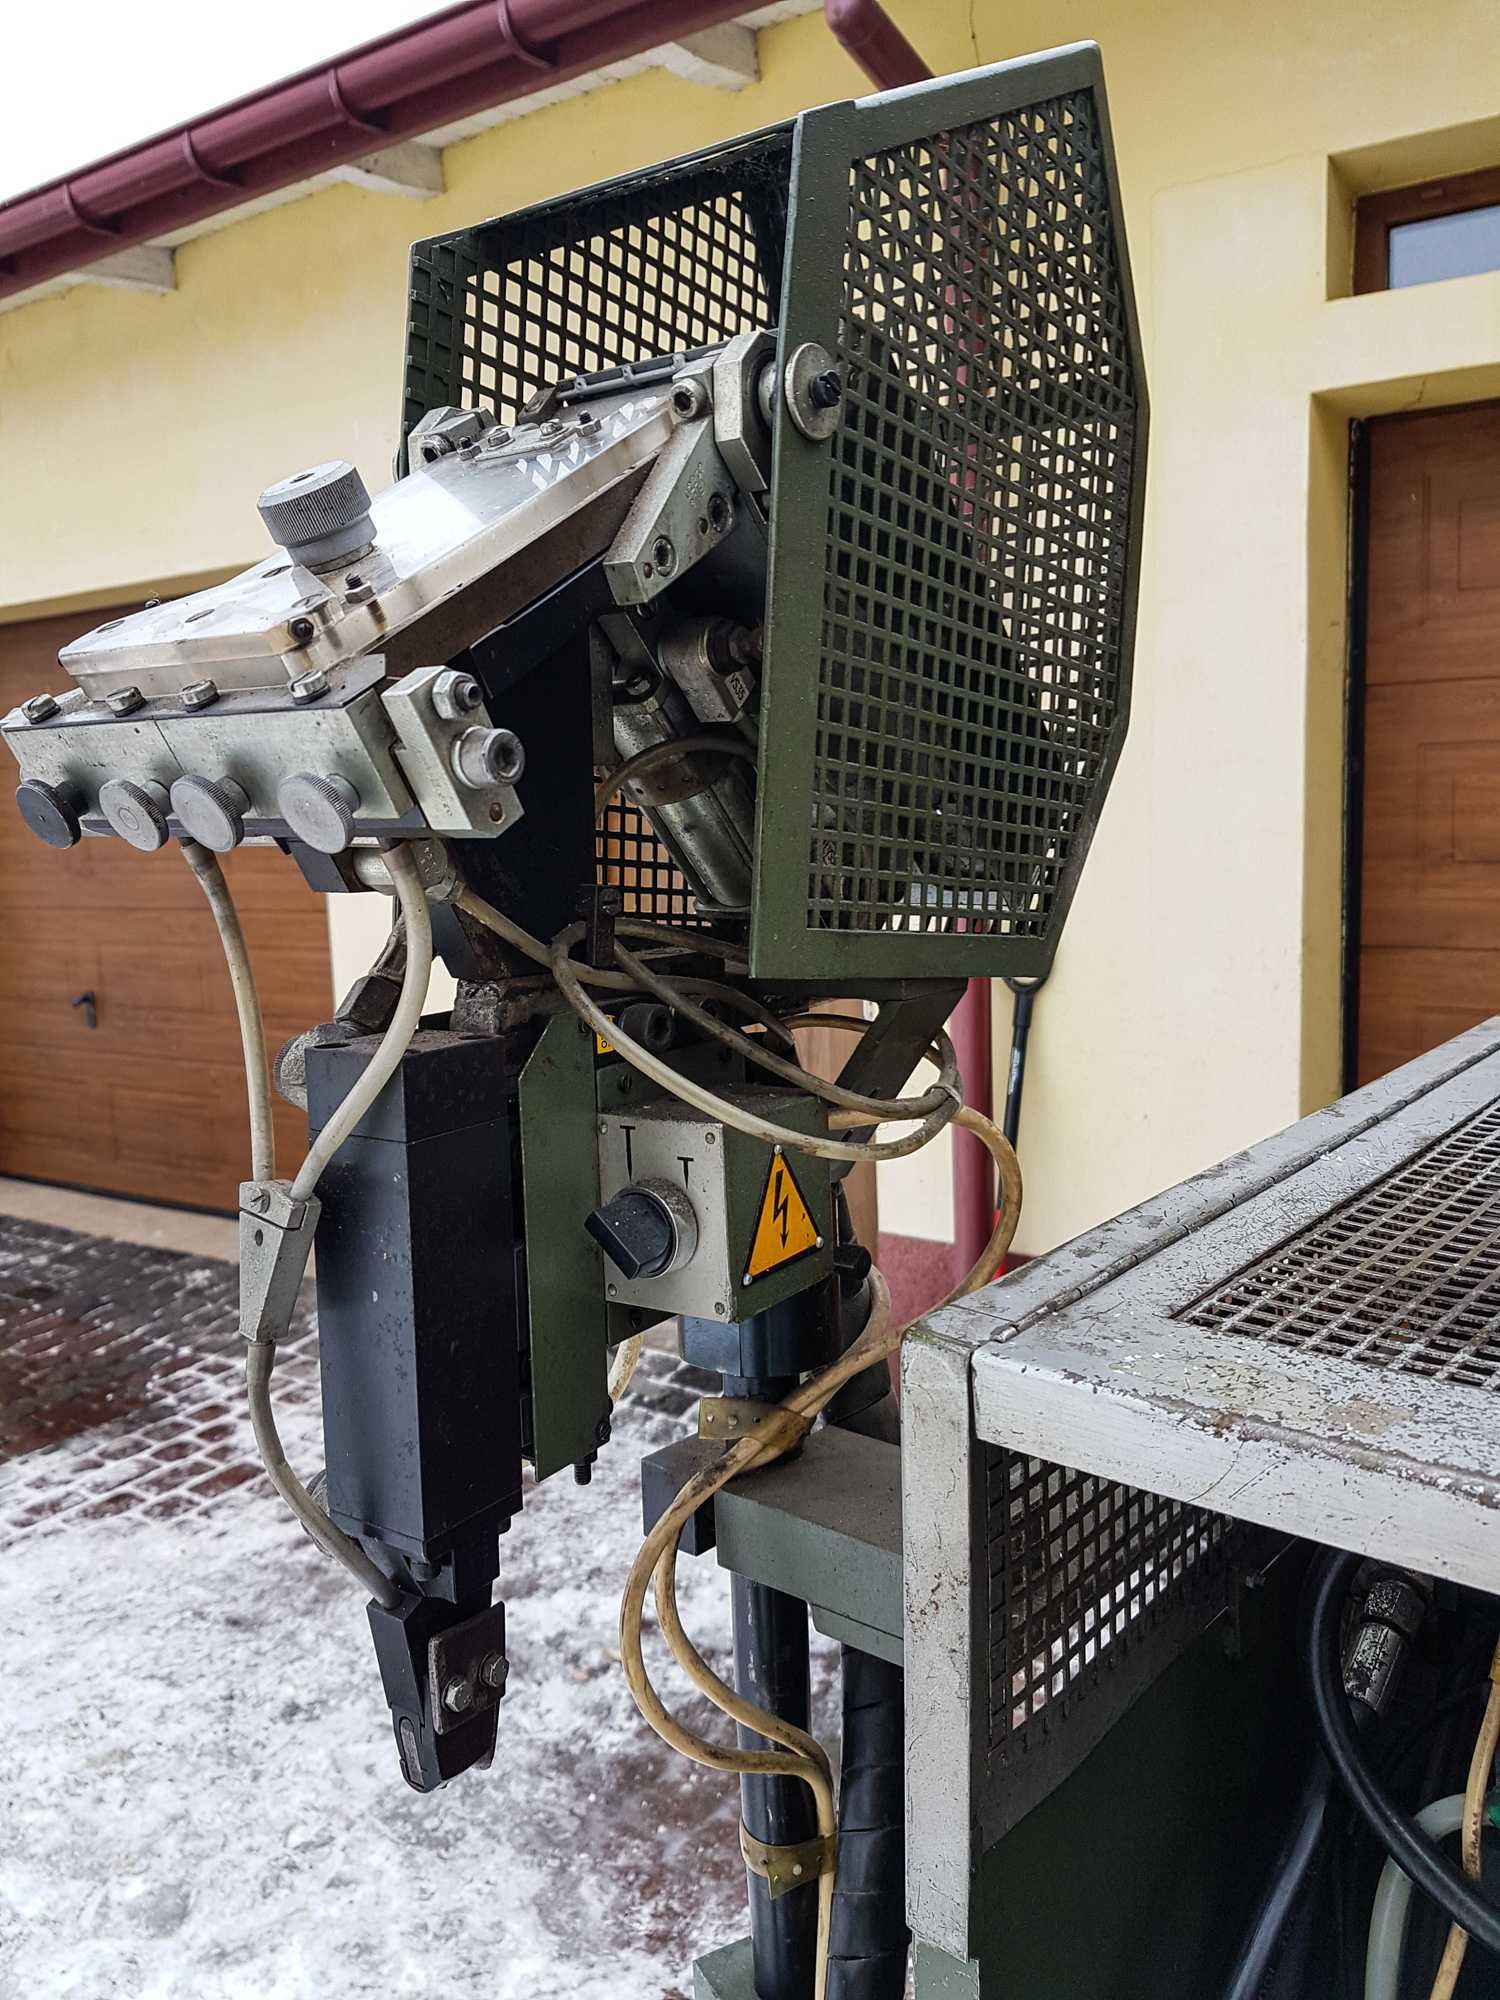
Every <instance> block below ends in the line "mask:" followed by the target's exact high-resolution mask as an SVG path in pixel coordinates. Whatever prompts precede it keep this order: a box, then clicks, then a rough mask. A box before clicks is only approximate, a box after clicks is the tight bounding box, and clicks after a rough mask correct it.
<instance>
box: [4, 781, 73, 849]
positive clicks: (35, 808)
mask: <svg viewBox="0 0 1500 2000" xmlns="http://www.w3.org/2000/svg"><path fill="white" fill-rule="evenodd" d="M16 804H17V805H18V806H19V807H20V809H21V817H22V819H24V820H25V822H26V824H27V825H28V826H29V827H30V828H31V830H32V832H33V833H34V834H35V835H36V837H37V839H38V840H45V841H46V843H47V845H48V846H49V847H75V846H76V845H77V844H78V840H79V837H80V835H81V833H82V831H83V829H82V828H81V827H80V826H79V824H78V810H77V807H76V806H75V805H74V804H73V801H72V800H71V799H70V798H69V796H68V794H67V793H66V792H65V791H62V790H61V789H60V788H59V787H58V786H57V785H46V784H43V782H42V780H41V779H40V778H26V779H24V780H23V781H22V782H21V783H20V784H19V785H17V787H16Z"/></svg>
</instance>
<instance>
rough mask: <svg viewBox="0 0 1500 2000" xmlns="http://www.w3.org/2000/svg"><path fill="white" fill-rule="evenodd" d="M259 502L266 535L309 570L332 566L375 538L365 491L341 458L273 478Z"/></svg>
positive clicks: (363, 483) (361, 483) (367, 494)
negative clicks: (282, 477)
mask: <svg viewBox="0 0 1500 2000" xmlns="http://www.w3.org/2000/svg"><path fill="white" fill-rule="evenodd" d="M259 504H260V518H261V519H262V521H264V522H265V524H266V531H267V533H268V534H269V535H270V537H271V539H272V540H273V541H275V542H279V543H280V545H281V547H282V548H284V549H285V550H286V552H287V554H288V555H289V556H290V557H291V559H292V561H293V562H295V563H302V564H304V565H306V567H307V568H309V569H332V568H333V567H334V566H335V565H336V564H339V563H343V562H347V561H348V559H349V558H350V556H354V555H358V554H359V553H360V552H361V551H362V550H364V549H367V548H368V547H369V546H370V544H371V542H373V541H374V539H375V523H374V521H373V520H372V519H371V517H370V495H369V491H368V489H367V488H366V486H365V482H364V481H363V480H362V479H361V478H360V476H359V474H358V472H357V471H356V470H355V468H354V467H353V466H352V465H350V464H349V463H348V462H347V460H345V459H342V458H333V459H330V460H329V461H328V462H327V464H326V465H313V466H309V468H308V469H307V471H306V472H294V473H293V474H292V476H291V478H290V479H280V480H278V481H277V482H276V484H275V485H274V486H268V487H267V488H266V490H265V492H264V493H262V494H261V496H260V503H259Z"/></svg>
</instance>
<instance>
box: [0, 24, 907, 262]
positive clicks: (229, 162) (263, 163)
mask: <svg viewBox="0 0 1500 2000" xmlns="http://www.w3.org/2000/svg"><path fill="white" fill-rule="evenodd" d="M744 6H745V0H650V4H648V5H642V4H640V0H467V4H465V5H462V6H457V7H450V8H449V9H448V10H447V11H446V12H445V13H442V14H438V15H436V16H433V17H431V18H429V19H427V20H425V21H420V22H416V23H414V24H413V25H412V26H410V27H408V28H404V29H400V30H397V31H396V32H394V33H392V34H389V35H385V36H382V37H381V38H380V39H379V40H378V41H373V42H369V43H366V44H365V45H364V46H363V47H362V48H358V49H355V50H353V51H352V52H351V53H350V54H348V55H345V56H341V57H340V58H339V59H338V60H337V61H335V62H331V63H323V64H321V65H319V66H317V67H316V68H313V69H308V70H304V71H302V72H301V73H300V74H299V75H296V76H293V77H289V78H287V79H286V80H285V81H284V82H282V83H277V84H272V85H270V86H268V87H267V88H266V89H264V90H260V91H256V92H254V93H253V94H252V95H250V96H248V97H243V98H240V99H239V100H238V101H237V102H235V103H233V104H230V105H227V106H225V107H224V108H223V109H222V110H219V111H215V112H211V113H208V114H207V115H205V116H204V117H201V118H197V119H194V120H193V121H192V122H190V123H189V124H185V125H179V126H176V127H174V128H173V129H172V130H171V131H169V132H164V133H162V134H160V135H159V136H158V137H156V138H154V139H148V140H145V141H143V142H142V143H141V144H139V145H136V146H131V147H129V148H127V149H126V150H125V151H123V152H120V153H115V154H112V155H111V156H110V157H109V158H108V159H105V160H101V161H99V162H98V163H97V164H95V165H93V166H90V167H85V168H83V169H82V170H81V171H80V172H78V173H76V174H72V175H69V176H68V177H67V178H66V179H63V180H59V181H54V182H52V183H50V184H49V185H48V186H46V187H42V188H38V189H36V190H35V191H34V192H32V193H29V194H24V195H18V196H17V197H16V198H15V199H14V200H11V201H7V202H4V203H0V298H8V297H11V296H13V295H14V294H15V293H17V292H21V291H26V290H29V289H30V288H31V287H32V286H34V285H39V284H42V283H44V282H45V281H46V280H47V279H49V278H57V277H61V276H63V275H65V274H66V273H68V272H71V271H79V270H84V269H87V267H88V266H89V265H91V264H95V263H98V262H100V261H101V260H102V259H104V258H106V257H111V256H113V255H115V254H116V253H117V252H118V251H121V250H129V249H134V248H135V247H136V246H138V245H139V244H142V243H149V242H154V241H157V240H158V239H160V238H161V237H163V236H166V235H170V234H171V233H172V232H174V231H176V230H180V229H186V228H190V227H192V226H193V225H194V224H196V223H200V222H205V221H207V220H208V219H209V218H211V217H212V216H215V215H220V214H223V213H224V212H225V211H226V210H229V209H233V208H238V207H240V206H241V205H242V204H244V203H246V202H249V201H252V200H255V199H256V198H257V197H259V196H262V195H267V194H273V193H276V192H278V191H279V190H280V189H282V188H287V187H293V186H296V185H297V184H298V183H299V182H302V181H306V180H309V179H311V178H312V177H313V176H315V175H317V174H320V173H326V172H327V171H328V170H329V169H330V168H332V167H338V166H343V165H346V164H348V163H349V162H350V161H353V160H359V159H363V158H365V157H366V156H367V155H368V154H370V153H373V152H378V151H379V150H380V149H381V148H383V147H386V146H392V145H395V144H397V143H398V142H399V141H401V140H403V139H413V138H418V137H420V136H421V135H423V134H425V133H430V132H432V131H435V130H437V129H438V128H440V127H441V126H444V125H449V124H452V123H454V122H455V121H456V120H458V119H461V118H468V117H473V116H475V115H476V114H477V113H479V112H482V111H488V110H491V109H493V108H494V107H495V106H496V105H499V104H505V103H509V102H512V101H513V100H515V99H518V98H523V97H527V96H530V95H532V94H533V93H535V92H536V91H539V90H543V89H547V88H549V87H551V86H552V85H554V84H558V83H564V82H567V81H569V80H570V79H572V78H575V77H579V76H584V75H587V74H588V73H589V72H591V71H593V70H597V69H600V68H602V67H604V66H605V65H606V64H609V63H613V62H619V61H622V60H623V59H624V58H626V57H628V56H632V55H642V54H645V53H647V52H648V51H649V50H651V49H655V48H660V47H661V46H662V44H663V43H664V42H670V41H674V40H677V39H679V38H680V37H682V36H683V35H689V34H696V33H698V32H700V31H701V30H702V29H704V28H711V27H715V26H717V25H718V24H719V23H720V22H723V21H730V20H733V19H734V18H735V17H736V16H737V15H738V14H740V13H742V12H743V11H744ZM827 16H828V23H829V26H830V28H831V29H832V31H833V33H834V35H835V36H836V37H837V38H838V40H839V42H840V43H841V44H842V46H843V47H844V48H846V49H847V50H848V51H849V53H850V54H851V55H853V57H854V59H855V60H856V61H857V62H858V63H859V64H860V66H861V67H862V68H863V69H864V71H865V73H866V75H867V76H869V77H870V79H871V80H872V82H874V83H876V84H877V85H879V86H880V87H881V88H889V87H890V86H891V85H893V84H896V83H907V82H911V81H913V80H914V79H915V78H916V77H923V76H926V75H927V74H929V72H928V70H927V68H926V65H925V64H923V63H922V61H921V58H920V57H919V56H917V54H916V52H915V50H913V49H912V47H911V45H910V43H909V42H907V40H906V38H905V37H904V36H903V35H902V34H901V32H900V30H899V29H898V28H897V27H896V26H895V24H894V23H893V22H892V21H891V20H890V19H889V17H888V16H887V15H886V14H885V12H884V10H883V9H882V8H881V7H880V6H879V5H878V0H828V4H827Z"/></svg>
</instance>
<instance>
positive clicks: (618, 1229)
mask: <svg viewBox="0 0 1500 2000" xmlns="http://www.w3.org/2000/svg"><path fill="white" fill-rule="evenodd" d="M583 1226H584V1228H585V1229H586V1230H587V1231H588V1233H589V1235H590V1236H592V1237H593V1239H594V1241H595V1242H596V1243H597V1244H598V1245H599V1248H600V1249H601V1250H602V1251H603V1252H604V1254H605V1256H606V1257H608V1259H609V1261H610V1262H611V1263H612V1264H613V1265H614V1267H615V1269H616V1270H617V1271H618V1272H619V1273H620V1274H621V1276H622V1277H624V1278H627V1279H632V1280H633V1279H636V1278H660V1277H663V1276H664V1275H665V1274H666V1273H667V1272H668V1271H676V1270H679V1269H681V1267H682V1266H683V1265H684V1264H685V1263H687V1261H688V1259H689V1258H690V1257H691V1256H692V1254H693V1252H694V1251H695V1250H696V1249H697V1247H698V1217H697V1213H696V1211H695V1210H694V1208H693V1204H692V1203H691V1202H690V1201H689V1200H688V1198H687V1196H686V1194H684V1192H683V1190H682V1189H681V1188H680V1187H678V1186H677V1184H676V1183H675V1182H674V1181H666V1180H659V1179H657V1178H656V1177H655V1176H654V1175H653V1176H652V1177H651V1178H650V1179H649V1180H642V1181H636V1182H635V1183H634V1184H633V1185H632V1186H630V1187H628V1188H622V1189H621V1190H620V1192H619V1193H618V1194H617V1195H616V1196H615V1198H614V1200H613V1201H607V1202H605V1204H604V1205H603V1207H602V1208H596V1209H595V1210H594V1212H593V1214H592V1215H589V1216H586V1217H585V1218H584V1224H583Z"/></svg>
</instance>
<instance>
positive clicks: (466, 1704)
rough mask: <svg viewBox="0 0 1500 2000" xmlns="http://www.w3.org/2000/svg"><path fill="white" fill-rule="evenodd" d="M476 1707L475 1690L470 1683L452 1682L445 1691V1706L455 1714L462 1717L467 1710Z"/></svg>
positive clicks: (463, 1681)
mask: <svg viewBox="0 0 1500 2000" xmlns="http://www.w3.org/2000/svg"><path fill="white" fill-rule="evenodd" d="M473 1705H474V1690H473V1688H472V1686H471V1685H470V1684H469V1682H468V1681H465V1680H451V1681H449V1683H448V1685H447V1686H446V1687H445V1688H444V1689H443V1706H444V1708H446V1709H451V1710H452V1712H453V1714H455V1715H462V1714H463V1712H464V1710H465V1709H466V1708H472V1707H473Z"/></svg>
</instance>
